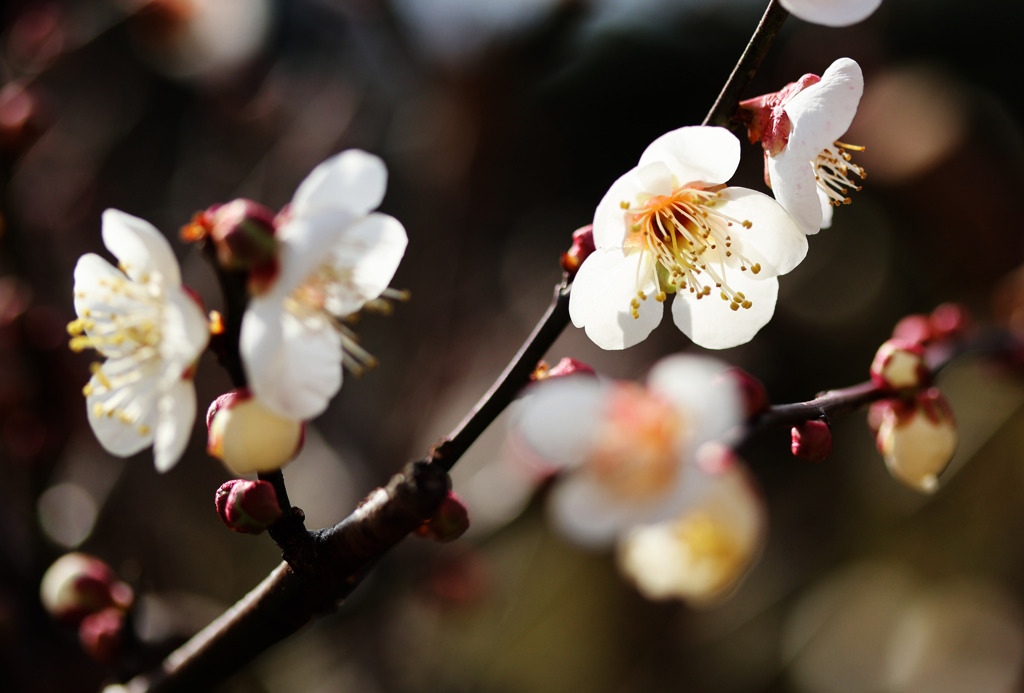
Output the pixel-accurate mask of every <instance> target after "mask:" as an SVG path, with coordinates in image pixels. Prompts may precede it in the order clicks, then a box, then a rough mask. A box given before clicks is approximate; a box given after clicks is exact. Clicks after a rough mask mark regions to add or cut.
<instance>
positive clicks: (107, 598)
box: [39, 553, 134, 624]
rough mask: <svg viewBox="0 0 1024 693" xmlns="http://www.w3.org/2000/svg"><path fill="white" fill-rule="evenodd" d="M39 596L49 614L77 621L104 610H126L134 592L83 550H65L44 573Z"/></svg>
mask: <svg viewBox="0 0 1024 693" xmlns="http://www.w3.org/2000/svg"><path fill="white" fill-rule="evenodd" d="M39 598H40V601H41V602H42V603H43V608H44V609H46V611H47V613H49V614H50V615H51V616H52V617H54V618H55V619H57V620H58V621H61V622H63V623H71V624H76V623H79V622H80V621H81V620H82V619H83V618H85V617H86V616H88V615H89V614H94V613H97V612H99V611H102V610H103V609H107V608H110V607H116V608H120V609H127V608H128V607H129V606H131V603H132V600H133V598H134V594H133V593H132V588H131V587H129V586H128V585H127V584H126V583H124V582H121V581H120V580H118V579H117V576H116V575H115V574H114V571H113V570H111V569H110V566H108V565H107V564H106V563H104V562H103V561H101V560H100V559H98V558H96V557H95V556H90V555H88V554H84V553H66V554H64V555H63V556H61V557H60V558H58V559H57V560H56V561H54V562H53V565H51V566H50V567H49V568H47V570H46V573H44V574H43V579H42V581H41V583H40V585H39Z"/></svg>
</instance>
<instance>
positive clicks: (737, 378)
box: [716, 367, 771, 421]
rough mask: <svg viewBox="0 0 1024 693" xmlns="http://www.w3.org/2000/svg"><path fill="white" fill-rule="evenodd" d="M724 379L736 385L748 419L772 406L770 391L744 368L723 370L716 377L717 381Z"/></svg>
mask: <svg viewBox="0 0 1024 693" xmlns="http://www.w3.org/2000/svg"><path fill="white" fill-rule="evenodd" d="M722 380H728V381H730V382H732V383H733V384H734V385H735V387H736V389H737V392H739V395H740V398H741V399H742V400H743V412H744V415H745V417H746V419H747V420H748V421H749V420H750V419H753V418H754V417H755V416H757V415H758V414H761V413H762V412H764V411H766V410H767V409H768V407H769V406H771V401H770V400H769V399H768V391H767V390H765V387H764V384H763V383H762V382H761V381H760V380H758V379H757V378H755V377H754V376H753V375H751V374H750V373H748V372H746V371H745V370H743V369H742V368H735V367H733V368H729V369H727V370H725V371H723V372H722V374H721V375H720V376H719V377H718V378H716V383H719V382H721V381H722Z"/></svg>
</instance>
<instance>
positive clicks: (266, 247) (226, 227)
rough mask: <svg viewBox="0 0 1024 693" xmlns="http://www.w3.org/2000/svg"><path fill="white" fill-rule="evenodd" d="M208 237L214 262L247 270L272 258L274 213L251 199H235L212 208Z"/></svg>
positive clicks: (231, 267)
mask: <svg viewBox="0 0 1024 693" xmlns="http://www.w3.org/2000/svg"><path fill="white" fill-rule="evenodd" d="M207 214H208V215H209V222H208V223H209V225H210V231H209V234H210V235H209V237H210V240H212V241H213V243H214V246H215V247H216V249H217V261H218V262H219V263H220V265H221V267H223V268H224V269H229V270H251V269H253V268H257V267H265V266H266V265H267V264H268V263H271V262H274V261H276V257H277V239H276V238H274V212H273V211H271V210H270V209H268V208H266V207H264V206H263V205H261V204H257V203H255V202H253V201H252V200H246V199H242V198H240V199H237V200H233V201H231V202H228V203H227V204H224V205H219V206H217V207H212V208H211V209H210V210H208V211H207Z"/></svg>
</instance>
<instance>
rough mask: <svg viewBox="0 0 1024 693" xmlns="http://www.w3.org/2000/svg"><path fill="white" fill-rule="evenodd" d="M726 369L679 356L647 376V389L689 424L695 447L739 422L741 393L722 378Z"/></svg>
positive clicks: (713, 362)
mask: <svg viewBox="0 0 1024 693" xmlns="http://www.w3.org/2000/svg"><path fill="white" fill-rule="evenodd" d="M711 298H712V297H711V296H706V297H704V298H702V299H701V302H702V303H703V302H704V301H709V300H711ZM723 303H724V301H723ZM730 312H731V311H730ZM726 368H728V365H727V364H725V363H724V362H722V361H719V360H717V359H712V358H708V357H706V356H694V355H690V354H679V355H676V356H669V357H667V358H664V359H662V360H661V361H659V362H658V363H656V364H655V365H654V367H653V368H652V369H651V371H650V373H649V374H648V376H647V386H648V388H649V389H650V390H651V391H652V392H657V393H658V394H660V395H661V396H662V397H665V398H666V399H668V400H669V401H670V402H672V403H673V404H674V405H675V406H676V407H677V408H678V409H679V410H680V411H681V412H682V415H683V419H684V420H686V421H688V422H690V424H691V430H690V431H689V433H690V435H691V436H693V440H692V445H693V447H696V445H698V444H700V443H702V442H704V441H706V440H711V439H714V438H717V437H719V436H721V435H722V434H723V433H725V432H726V431H728V430H729V429H730V428H732V427H733V426H735V425H737V424H738V423H740V410H741V408H742V403H741V400H740V393H739V392H738V391H737V388H736V387H734V386H733V385H732V380H731V379H720V378H719V376H720V375H721V374H722V372H723V371H725V370H726Z"/></svg>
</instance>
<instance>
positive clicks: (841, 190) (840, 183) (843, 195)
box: [811, 142, 867, 206]
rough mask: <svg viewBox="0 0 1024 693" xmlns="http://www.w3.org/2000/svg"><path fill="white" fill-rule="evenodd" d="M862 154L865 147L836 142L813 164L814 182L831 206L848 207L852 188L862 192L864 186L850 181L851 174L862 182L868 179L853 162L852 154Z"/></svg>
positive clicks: (824, 150)
mask: <svg viewBox="0 0 1024 693" xmlns="http://www.w3.org/2000/svg"><path fill="white" fill-rule="evenodd" d="M851 151H852V152H862V151H864V147H858V146H857V145H855V144H845V143H843V142H834V143H832V145H830V146H828V147H825V148H824V149H822V150H821V153H820V154H818V158H817V159H815V160H814V161H813V162H811V163H812V164H813V165H814V180H815V181H817V183H818V188H819V189H821V190H822V191H823V192H824V193H825V195H826V197H828V203H829V204H830V205H835V206H838V205H848V204H850V202H851V200H850V198H849V197H848V194H849V192H850V188H853V189H854V190H860V189H861V187H862V186H860V185H854V183H853V181H851V180H850V174H853V175H855V176H857V178H860V179H861V180H862V181H863V180H865V179H866V178H867V171H865V170H864V169H863V168H862V167H860V166H858V165H857V164H855V163H853V162H852V161H851V157H850V152H851Z"/></svg>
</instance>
